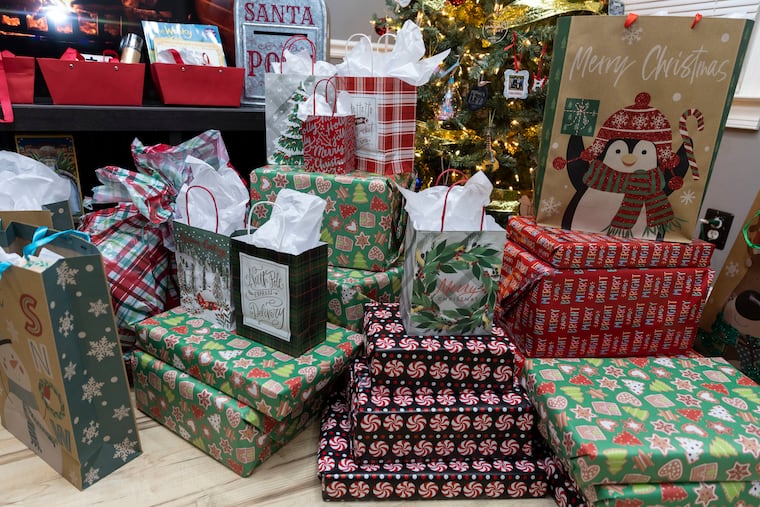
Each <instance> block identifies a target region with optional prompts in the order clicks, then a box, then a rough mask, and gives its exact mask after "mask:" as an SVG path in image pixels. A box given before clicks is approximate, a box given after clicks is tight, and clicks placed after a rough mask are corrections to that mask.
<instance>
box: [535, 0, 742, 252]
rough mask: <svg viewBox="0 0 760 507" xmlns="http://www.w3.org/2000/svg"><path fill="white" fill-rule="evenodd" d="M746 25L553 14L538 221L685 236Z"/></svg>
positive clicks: (735, 75) (635, 234) (631, 234)
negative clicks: (555, 18) (554, 30)
mask: <svg viewBox="0 0 760 507" xmlns="http://www.w3.org/2000/svg"><path fill="white" fill-rule="evenodd" d="M752 24H753V23H752V21H748V20H743V19H727V18H702V19H700V18H685V17H672V16H658V17H654V16H652V17H646V16H636V15H635V14H631V15H629V16H628V17H627V18H622V17H617V16H610V17H602V16H579V17H565V18H560V19H559V20H558V23H557V34H556V37H555V42H554V57H553V61H552V69H551V73H550V82H549V88H548V92H547V102H546V109H545V113H544V124H543V130H542V138H541V148H540V154H539V161H538V162H539V163H538V172H537V175H536V203H537V206H536V220H537V222H538V224H539V225H545V226H549V227H562V228H564V229H572V230H578V231H586V232H597V233H599V232H601V233H606V234H609V235H614V236H620V237H627V238H641V239H652V240H661V241H674V242H681V243H686V242H689V241H691V238H692V236H693V231H694V229H695V226H696V222H697V219H698V217H699V210H700V207H701V204H702V198H703V196H704V192H705V188H706V185H707V183H708V181H709V177H710V171H711V169H712V166H713V164H714V162H715V157H716V155H717V153H718V147H719V145H720V139H721V135H722V132H723V128H724V126H725V123H726V118H727V116H728V111H729V107H730V105H731V100H732V98H733V93H734V90H735V88H736V83H737V81H738V79H739V73H740V71H741V65H742V60H743V57H744V52H745V49H746V46H747V42H748V40H749V36H750V33H751V31H752Z"/></svg>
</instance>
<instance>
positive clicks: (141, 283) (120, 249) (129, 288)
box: [79, 202, 173, 349]
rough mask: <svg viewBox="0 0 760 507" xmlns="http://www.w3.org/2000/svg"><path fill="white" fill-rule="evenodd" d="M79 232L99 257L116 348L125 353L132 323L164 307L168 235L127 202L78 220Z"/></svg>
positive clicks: (167, 289)
mask: <svg viewBox="0 0 760 507" xmlns="http://www.w3.org/2000/svg"><path fill="white" fill-rule="evenodd" d="M79 229H80V230H81V231H84V232H87V233H88V234H89V235H90V241H91V242H92V243H93V244H94V245H96V246H97V247H98V249H99V250H100V252H101V254H102V255H103V263H104V264H105V267H106V275H107V277H108V282H109V285H110V289H111V300H112V303H113V307H114V314H115V316H116V323H117V325H118V327H119V336H120V338H121V341H122V348H123V349H128V348H130V346H131V345H133V344H134V338H133V336H134V333H133V331H132V326H133V324H134V323H135V322H138V321H140V320H142V319H144V318H146V317H148V316H150V315H155V314H157V313H161V312H163V311H164V310H165V309H166V306H167V304H170V299H171V298H170V294H171V291H172V287H173V280H172V259H171V252H169V251H168V250H167V249H166V248H165V247H164V240H165V238H166V236H167V234H168V231H167V229H166V227H165V226H164V224H159V225H154V224H151V223H150V222H148V221H147V220H146V218H145V215H143V214H142V213H140V212H139V211H138V208H137V206H136V205H135V204H133V203H131V202H129V203H126V202H122V203H119V204H117V205H116V206H114V207H113V208H107V209H103V210H99V211H95V212H93V213H88V214H86V215H84V216H83V217H82V223H81V224H80V226H79Z"/></svg>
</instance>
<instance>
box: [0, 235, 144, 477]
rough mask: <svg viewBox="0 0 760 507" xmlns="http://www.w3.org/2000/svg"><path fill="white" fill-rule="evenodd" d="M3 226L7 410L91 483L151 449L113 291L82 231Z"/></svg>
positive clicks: (35, 442) (2, 368) (56, 464)
mask: <svg viewBox="0 0 760 507" xmlns="http://www.w3.org/2000/svg"><path fill="white" fill-rule="evenodd" d="M3 226H5V227H6V228H5V229H4V230H1V231H0V417H2V424H3V426H4V427H5V428H7V429H8V431H9V432H10V433H11V434H12V435H13V436H14V437H15V438H17V439H19V440H20V441H21V442H23V443H24V445H26V446H27V447H28V448H30V449H31V450H32V451H34V452H35V453H36V454H37V455H38V456H40V457H41V458H42V459H43V460H44V461H45V462H47V464H48V465H50V466H51V467H53V469H55V471H56V472H58V473H59V474H61V475H62V476H63V477H64V478H66V479H67V480H68V481H69V482H71V483H72V484H73V485H74V486H76V487H78V488H80V489H84V488H87V487H88V486H90V485H92V484H93V483H95V482H96V481H98V480H100V479H102V478H103V477H105V476H106V475H108V474H109V473H111V472H113V471H114V470H116V469H118V468H119V467H121V466H123V465H124V464H126V463H127V462H129V461H131V460H132V459H134V458H136V457H137V456H139V455H140V453H141V447H140V440H139V438H138V435H137V427H136V424H135V418H134V411H133V408H132V401H131V399H130V396H129V385H128V383H127V375H126V371H125V368H124V362H123V361H122V358H121V352H120V349H119V338H118V335H117V334H116V329H117V328H116V323H115V320H114V315H113V309H112V307H111V296H110V292H109V289H108V285H107V282H106V277H105V272H104V268H103V260H102V257H101V255H100V252H99V251H98V249H97V247H95V246H94V245H92V244H91V243H90V242H89V241H87V239H86V236H87V235H86V234H84V233H81V232H78V231H72V230H68V231H63V232H53V231H49V230H48V229H47V228H46V227H40V228H35V227H33V226H30V225H22V224H19V223H10V224H3Z"/></svg>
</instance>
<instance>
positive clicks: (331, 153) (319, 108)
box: [299, 78, 356, 174]
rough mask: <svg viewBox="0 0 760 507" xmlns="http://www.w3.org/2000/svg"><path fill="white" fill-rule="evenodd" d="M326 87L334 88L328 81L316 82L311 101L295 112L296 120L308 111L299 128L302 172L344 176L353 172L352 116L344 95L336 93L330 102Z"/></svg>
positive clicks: (343, 93)
mask: <svg viewBox="0 0 760 507" xmlns="http://www.w3.org/2000/svg"><path fill="white" fill-rule="evenodd" d="M320 83H324V85H325V95H324V99H323V98H322V95H321V94H319V93H318V91H319V85H320ZM329 85H332V87H333V89H334V88H335V83H334V80H333V79H332V78H331V79H323V80H321V81H319V82H317V85H316V86H315V87H314V94H313V95H312V97H311V100H309V101H306V102H304V104H303V107H301V108H300V109H299V117H302V113H303V111H304V110H305V111H307V112H308V113H307V115H306V116H305V118H304V120H303V124H302V125H301V134H302V135H303V162H304V169H305V170H307V171H312V172H320V173H328V174H345V173H348V172H351V171H353V170H354V169H356V130H355V127H356V117H355V116H354V115H353V114H351V104H350V98H349V96H348V94H347V93H346V92H341V93H340V94H338V93H337V91H336V92H335V93H334V94H333V96H332V100H331V99H330V98H329Z"/></svg>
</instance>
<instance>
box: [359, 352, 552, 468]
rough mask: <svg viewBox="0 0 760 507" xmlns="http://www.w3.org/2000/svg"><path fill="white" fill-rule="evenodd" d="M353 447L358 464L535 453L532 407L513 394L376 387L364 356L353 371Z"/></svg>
mask: <svg viewBox="0 0 760 507" xmlns="http://www.w3.org/2000/svg"><path fill="white" fill-rule="evenodd" d="M350 386H351V394H350V396H349V403H350V407H351V419H352V428H353V431H352V433H351V437H352V447H353V450H354V459H355V460H356V461H357V462H359V463H380V464H382V463H406V462H409V461H424V462H429V461H441V460H452V459H457V460H459V459H461V460H476V459H497V458H499V459H502V458H504V457H507V456H509V457H511V458H524V457H528V456H533V454H534V452H533V440H534V436H535V435H537V432H535V431H534V430H535V425H534V418H533V411H532V409H533V405H532V404H531V402H530V400H529V399H528V397H527V395H526V393H525V391H524V390H523V389H522V388H521V387H520V386H519V384H517V383H514V384H513V385H512V388H511V389H510V390H509V391H508V392H497V391H493V390H487V391H483V392H480V393H478V392H476V391H474V390H472V389H462V390H459V391H455V390H454V389H452V388H450V387H442V388H440V389H437V390H433V389H432V388H429V387H417V388H415V389H412V388H410V387H408V386H400V387H395V388H389V387H388V386H384V385H373V383H372V377H371V376H370V374H369V368H368V366H367V364H366V362H365V361H364V360H361V359H359V360H356V361H354V364H353V367H352V369H351V383H350Z"/></svg>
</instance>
